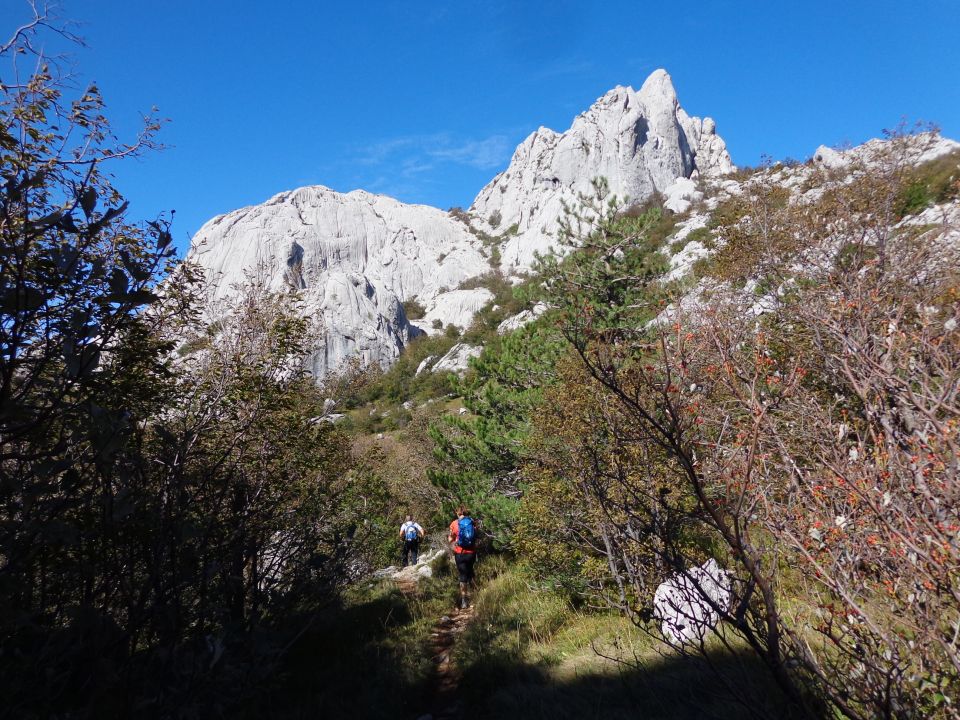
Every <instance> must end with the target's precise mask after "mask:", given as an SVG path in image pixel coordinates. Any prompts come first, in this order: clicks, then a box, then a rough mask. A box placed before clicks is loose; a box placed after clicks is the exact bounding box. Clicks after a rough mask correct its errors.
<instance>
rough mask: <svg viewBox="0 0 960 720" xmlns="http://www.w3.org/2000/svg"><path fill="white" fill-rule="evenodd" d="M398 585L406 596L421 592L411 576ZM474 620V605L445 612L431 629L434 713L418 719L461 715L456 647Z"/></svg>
mask: <svg viewBox="0 0 960 720" xmlns="http://www.w3.org/2000/svg"><path fill="white" fill-rule="evenodd" d="M394 582H396V584H397V587H398V588H399V589H400V592H402V593H403V594H404V595H406V596H408V597H409V596H413V595H416V593H417V582H416V581H415V580H413V579H410V578H405V577H395V578H394ZM472 619H473V607H472V606H471V607H469V608H467V609H465V610H460V609H456V610H451V611H450V612H449V613H448V614H445V615H442V616H441V617H440V618H439V619H438V620H437V623H436V625H434V626H433V630H432V631H431V632H430V644H429V646H428V648H429V653H430V658H431V660H432V661H433V664H434V687H433V699H432V701H431V707H430V712H428V713H426V714H424V715H421V716H420V717H419V718H418V720H453V719H454V718H459V717H460V715H461V712H460V711H461V708H460V704H459V698H458V697H457V690H458V688H459V686H460V672H459V670H458V668H457V666H456V665H455V664H454V662H453V660H452V657H451V656H452V654H453V648H454V646H455V645H456V643H457V639H458V638H459V637H460V635H461V634H462V633H463V631H464V630H466V628H467V625H469V624H470V621H471V620H472Z"/></svg>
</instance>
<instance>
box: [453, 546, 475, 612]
mask: <svg viewBox="0 0 960 720" xmlns="http://www.w3.org/2000/svg"><path fill="white" fill-rule="evenodd" d="M476 559H477V555H476V553H457V554H456V555H455V556H454V560H456V563H457V579H458V580H459V581H460V607H461V608H465V607H467V605H469V604H470V594H469V589H470V587H471V586H472V585H473V564H474V562H476Z"/></svg>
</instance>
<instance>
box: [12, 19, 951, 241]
mask: <svg viewBox="0 0 960 720" xmlns="http://www.w3.org/2000/svg"><path fill="white" fill-rule="evenodd" d="M60 4H61V14H62V15H64V16H65V17H68V18H72V19H75V20H77V21H79V22H80V23H82V24H81V26H80V28H79V32H80V33H81V34H82V35H83V36H84V37H85V39H86V40H87V43H88V46H89V47H88V48H86V49H82V50H79V51H77V52H76V63H77V67H78V70H79V72H80V73H81V75H82V76H83V77H85V78H87V79H95V80H96V81H97V83H98V84H99V85H100V87H101V90H102V91H103V93H104V96H105V98H106V100H107V103H108V109H109V115H110V116H111V118H112V119H113V120H114V123H115V127H116V128H117V130H118V131H119V134H120V135H121V136H123V135H129V134H130V133H132V132H133V131H134V129H135V127H136V120H137V118H138V112H141V111H146V110H149V108H150V107H151V106H152V105H157V106H158V107H159V108H160V111H161V114H162V115H163V116H164V117H167V118H170V120H171V122H170V124H169V125H167V126H166V128H165V129H164V131H163V133H162V140H163V141H164V142H165V143H166V144H167V145H168V146H169V147H168V148H167V149H166V150H164V151H163V152H161V153H158V154H153V155H150V156H148V157H146V158H145V159H143V160H140V161H137V162H133V163H126V164H122V165H118V166H117V168H116V171H117V175H118V184H119V186H120V189H121V190H122V191H123V192H125V194H126V195H127V196H128V197H129V198H130V199H131V201H132V211H133V213H134V215H135V216H136V217H139V218H149V217H153V216H154V215H156V214H157V213H159V212H161V211H169V210H171V209H176V211H177V213H176V220H175V224H174V234H175V236H176V238H177V242H178V246H179V247H181V248H185V247H186V245H187V244H188V242H189V237H190V236H191V235H192V234H193V233H194V232H195V231H196V230H197V229H199V227H200V226H201V225H202V224H203V222H204V221H206V220H207V219H209V218H210V217H212V216H213V215H216V214H219V213H223V212H227V211H229V210H232V209H235V208H237V207H241V206H243V205H249V204H253V203H259V202H262V201H264V200H265V199H267V198H268V197H269V196H270V195H272V194H274V193H276V192H279V191H282V190H287V189H291V188H294V187H298V186H300V185H306V184H314V183H318V184H323V185H327V186H330V187H332V188H334V189H336V190H341V191H349V190H352V189H354V188H358V187H360V188H365V189H367V190H371V191H374V192H382V193H387V194H390V195H393V196H395V197H397V198H399V199H401V200H404V201H408V202H421V203H428V204H431V205H436V206H439V207H441V208H448V207H451V206H453V205H461V206H467V205H469V204H470V202H471V200H472V198H473V196H474V195H475V194H476V193H477V191H478V190H479V189H480V188H481V187H482V186H483V185H484V184H485V183H486V182H487V181H488V180H489V179H490V178H491V177H493V175H494V174H495V173H496V172H498V171H500V170H502V169H503V168H504V167H506V165H507V163H508V162H509V159H510V155H511V153H512V152H513V148H514V147H515V146H516V144H517V143H519V142H520V141H521V140H522V139H523V138H524V137H525V136H526V135H527V134H528V133H530V132H531V131H533V130H535V129H536V128H537V127H539V126H540V125H546V126H548V127H552V128H554V129H556V130H565V129H566V128H567V127H569V125H570V122H571V121H572V119H573V118H574V117H575V116H576V115H577V114H578V113H580V112H582V111H583V110H585V109H586V108H587V107H589V105H590V104H591V103H592V102H593V100H594V99H596V98H597V97H598V96H600V95H602V94H603V93H604V92H605V91H606V90H608V89H609V88H611V87H613V86H614V85H617V84H621V85H633V86H634V87H639V85H640V84H641V83H642V82H643V80H644V79H645V78H646V76H647V75H648V74H649V73H650V72H651V71H652V70H654V69H656V68H658V67H663V68H666V69H667V71H668V72H670V74H671V75H672V76H673V80H674V84H675V85H676V87H677V92H678V94H679V96H680V102H681V104H683V106H684V107H685V108H686V109H687V111H688V112H690V113H691V114H695V115H701V116H703V115H710V116H712V117H713V118H715V119H716V121H717V129H718V132H719V133H720V134H721V135H722V136H723V137H724V138H725V140H726V141H727V145H728V147H729V149H730V152H731V154H732V156H733V160H734V162H736V163H737V164H740V165H745V164H755V163H757V162H758V161H759V159H760V156H761V155H762V154H767V155H770V156H772V157H774V158H783V157H786V156H792V157H796V158H800V159H803V158H806V157H808V156H809V155H810V154H812V152H813V150H814V149H815V148H816V146H817V145H819V144H821V143H824V144H827V145H835V144H841V143H846V142H850V143H858V142H862V141H864V140H866V139H868V138H870V137H874V136H877V135H878V134H879V133H880V131H881V130H882V129H883V128H885V127H891V126H893V125H896V124H897V122H898V121H899V119H900V118H901V117H904V116H905V117H907V118H910V119H923V120H929V121H934V122H937V123H939V124H940V125H941V127H942V128H943V131H944V134H945V135H948V136H952V137H955V138H960V41H958V39H960V3H958V0H912V1H911V2H903V1H898V2H893V1H892V0H869V1H867V0H829V1H822V0H806V1H804V2H799V1H797V2H793V1H792V0H779V1H778V0H749V1H745V2H735V1H734V0H703V1H698V0H688V2H685V3H672V2H670V3H668V2H662V1H661V2H656V3H654V2H646V1H645V0H622V1H620V0H608V1H606V2H602V3H601V2H585V1H584V2H572V1H566V0H552V1H551V2H532V1H527V0H509V1H508V0H503V1H501V0H495V1H494V0H491V1H490V2H484V1H483V0H475V1H474V2H463V1H456V0H430V1H428V0H406V1H405V2H401V1H400V0H396V1H387V0H353V2H337V3H333V2H327V1H325V0H276V1H274V2H269V1H268V0H229V1H227V0H163V1H162V2H156V1H154V2H144V1H143V0H61V3H60ZM0 10H2V11H3V12H2V13H0V20H2V23H0V25H2V27H3V28H5V29H4V31H3V33H2V34H3V35H4V37H6V35H7V34H8V32H7V29H9V28H11V27H12V26H13V23H14V22H15V21H16V20H19V19H20V18H21V17H22V16H23V15H24V14H25V3H23V2H22V0H0Z"/></svg>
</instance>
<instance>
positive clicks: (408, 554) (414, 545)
mask: <svg viewBox="0 0 960 720" xmlns="http://www.w3.org/2000/svg"><path fill="white" fill-rule="evenodd" d="M422 537H423V528H422V527H420V523H416V522H414V521H413V516H412V515H407V521H406V522H405V523H404V524H403V525H401V526H400V538H401V539H402V540H403V566H402V567H406V566H407V559H409V560H410V564H411V565H416V564H417V555H419V553H420V538H422Z"/></svg>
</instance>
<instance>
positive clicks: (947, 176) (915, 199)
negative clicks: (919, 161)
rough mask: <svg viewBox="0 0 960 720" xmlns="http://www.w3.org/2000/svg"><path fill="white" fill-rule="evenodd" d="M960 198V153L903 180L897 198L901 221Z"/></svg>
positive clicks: (937, 159)
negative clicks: (931, 207)
mask: <svg viewBox="0 0 960 720" xmlns="http://www.w3.org/2000/svg"><path fill="white" fill-rule="evenodd" d="M957 197H960V151H956V152H952V153H948V154H946V155H942V156H941V157H938V158H936V159H934V160H931V161H930V162H926V163H924V164H923V165H920V166H918V167H916V168H914V169H913V170H911V171H910V172H909V173H907V176H906V177H905V178H904V182H903V186H902V187H901V188H900V192H899V194H898V195H897V200H896V207H895V212H896V213H897V216H898V217H904V216H906V215H915V214H917V213H919V212H922V211H923V210H924V209H926V208H927V207H929V206H930V205H933V204H934V203H942V202H946V201H948V200H954V199H956V198H957Z"/></svg>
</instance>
